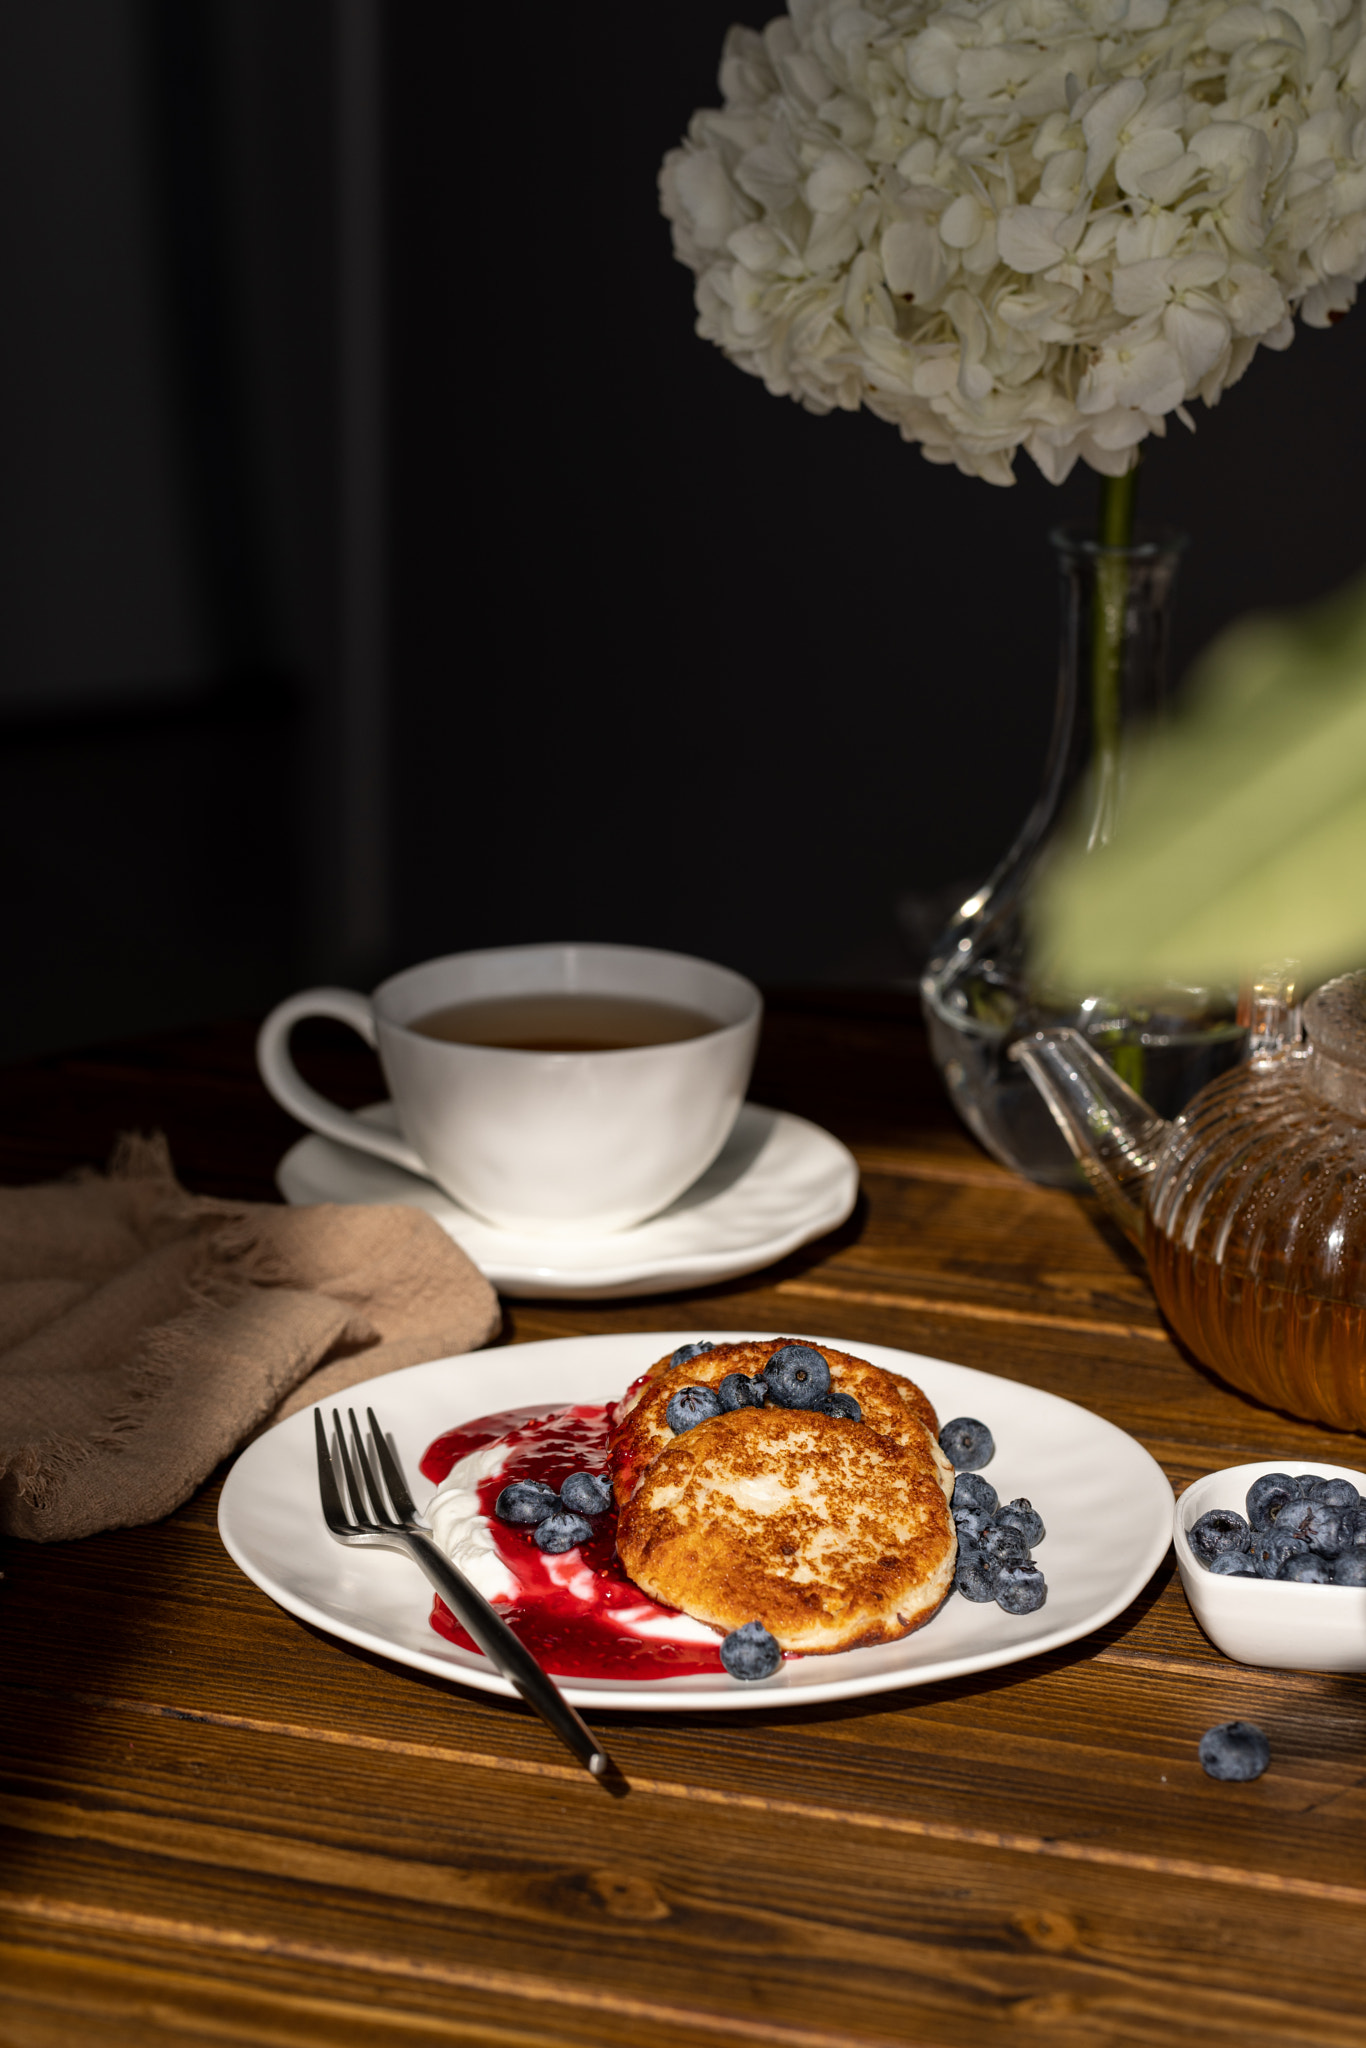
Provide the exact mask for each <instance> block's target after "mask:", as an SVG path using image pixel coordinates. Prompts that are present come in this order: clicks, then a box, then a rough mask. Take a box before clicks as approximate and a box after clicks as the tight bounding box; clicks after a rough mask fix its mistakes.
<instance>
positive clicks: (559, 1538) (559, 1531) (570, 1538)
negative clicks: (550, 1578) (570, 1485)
mask: <svg viewBox="0 0 1366 2048" xmlns="http://www.w3.org/2000/svg"><path fill="white" fill-rule="evenodd" d="M592 1534H593V1525H592V1523H591V1522H586V1521H585V1520H584V1518H583V1516H582V1515H567V1514H565V1513H564V1511H563V1509H561V1511H560V1513H559V1514H557V1515H547V1516H546V1518H545V1520H544V1521H543V1522H542V1523H541V1524H540V1526H539V1528H538V1529H537V1531H536V1534H535V1535H534V1536H533V1537H532V1539H531V1540H532V1542H533V1543H534V1544H535V1545H536V1547H537V1549H538V1550H548V1551H549V1552H550V1553H551V1555H552V1557H558V1556H559V1554H560V1552H561V1551H562V1550H577V1549H578V1547H579V1545H580V1544H581V1543H587V1542H588V1541H589V1540H590V1538H591V1537H592Z"/></svg>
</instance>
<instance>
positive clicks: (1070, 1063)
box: [1010, 1026, 1171, 1250]
mask: <svg viewBox="0 0 1366 2048" xmlns="http://www.w3.org/2000/svg"><path fill="white" fill-rule="evenodd" d="M1010 1057H1011V1059H1013V1060H1018V1062H1019V1064H1020V1065H1021V1066H1022V1067H1023V1068H1024V1070H1025V1072H1026V1073H1027V1074H1028V1075H1029V1078H1030V1080H1031V1081H1032V1082H1033V1083H1034V1086H1035V1087H1036V1088H1037V1089H1038V1091H1039V1093H1040V1095H1042V1097H1043V1099H1044V1101H1045V1102H1046V1103H1047V1104H1048V1107H1049V1108H1050V1109H1051V1110H1052V1112H1053V1119H1054V1122H1055V1123H1056V1124H1057V1126H1058V1129H1059V1130H1060V1131H1061V1132H1062V1134H1063V1136H1064V1138H1066V1140H1067V1142H1068V1145H1069V1146H1070V1147H1071V1149H1072V1151H1073V1153H1074V1154H1075V1156H1076V1160H1077V1164H1078V1165H1079V1166H1080V1168H1081V1170H1082V1172H1083V1173H1084V1174H1085V1175H1086V1178H1087V1180H1088V1181H1089V1182H1090V1183H1091V1186H1092V1188H1093V1189H1094V1190H1095V1192H1096V1194H1097V1195H1098V1196H1099V1197H1100V1200H1101V1202H1102V1203H1103V1204H1104V1207H1105V1209H1106V1210H1107V1212H1108V1213H1109V1215H1110V1216H1112V1217H1113V1218H1114V1220H1115V1222H1116V1223H1117V1224H1118V1225H1119V1227H1120V1229H1121V1230H1122V1231H1123V1232H1124V1233H1125V1235H1126V1237H1129V1238H1132V1240H1133V1242H1134V1243H1135V1244H1136V1245H1138V1247H1139V1248H1140V1250H1141V1249H1142V1246H1143V1213H1144V1209H1143V1196H1144V1190H1145V1188H1146V1186H1147V1183H1148V1181H1149V1180H1150V1179H1151V1178H1152V1175H1153V1173H1154V1171H1155V1169H1156V1166H1157V1162H1158V1160H1159V1159H1160V1158H1161V1156H1162V1152H1163V1150H1164V1148H1165V1146H1166V1142H1167V1134H1168V1132H1169V1131H1170V1129H1171V1126H1170V1124H1168V1123H1166V1122H1164V1120H1163V1119H1162V1118H1161V1117H1160V1116H1158V1115H1157V1113H1156V1111H1154V1110H1151V1109H1149V1107H1148V1105H1147V1103H1146V1102H1145V1101H1144V1100H1143V1098H1142V1096H1141V1095H1135V1093H1134V1091H1133V1089H1132V1088H1130V1087H1129V1086H1128V1084H1127V1082H1124V1081H1121V1080H1120V1078H1119V1075H1118V1074H1117V1073H1116V1072H1115V1070H1114V1068H1113V1067H1112V1066H1110V1065H1109V1063H1108V1062H1107V1061H1106V1060H1104V1059H1102V1058H1101V1056H1100V1054H1099V1053H1098V1052H1097V1051H1096V1049H1095V1047H1094V1046H1093V1045H1092V1044H1091V1042H1090V1040H1089V1039H1087V1038H1084V1037H1083V1036H1082V1034H1081V1032H1080V1031H1074V1030H1072V1029H1071V1027H1070V1026H1065V1027H1063V1028H1061V1029H1059V1030H1056V1031H1034V1032H1031V1033H1030V1035H1029V1037H1028V1038H1020V1039H1017V1040H1016V1042H1015V1043H1014V1045H1012V1046H1011V1048H1010Z"/></svg>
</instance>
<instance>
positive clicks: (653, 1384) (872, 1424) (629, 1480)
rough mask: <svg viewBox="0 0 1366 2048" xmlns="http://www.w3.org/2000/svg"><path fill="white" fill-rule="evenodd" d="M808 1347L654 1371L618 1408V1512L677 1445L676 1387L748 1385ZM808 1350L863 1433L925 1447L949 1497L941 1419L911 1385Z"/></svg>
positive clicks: (840, 1354)
mask: <svg viewBox="0 0 1366 2048" xmlns="http://www.w3.org/2000/svg"><path fill="white" fill-rule="evenodd" d="M806 1342H807V1339H806V1338H804V1337H766V1338H762V1339H759V1340H758V1341H756V1342H753V1343H747V1344H718V1345H717V1346H716V1348H715V1350H713V1351H704V1352H703V1353H702V1355H701V1357H700V1358H690V1359H689V1360H688V1362H687V1364H686V1365H679V1366H671V1365H670V1364H669V1361H668V1359H667V1358H663V1359H660V1360H659V1361H658V1363H657V1364H655V1365H652V1366H651V1367H650V1369H649V1371H648V1372H647V1373H645V1374H644V1375H642V1377H641V1378H640V1379H639V1380H637V1381H636V1383H635V1385H634V1386H633V1387H632V1388H630V1390H629V1391H628V1392H627V1394H626V1396H625V1398H624V1399H623V1400H622V1401H621V1402H620V1403H619V1404H618V1406H617V1411H616V1417H615V1420H614V1422H613V1426H612V1438H611V1449H610V1454H609V1469H610V1471H611V1474H612V1485H613V1489H614V1491H615V1493H616V1498H617V1505H618V1506H619V1507H624V1506H625V1504H626V1502H627V1501H628V1500H629V1499H630V1498H631V1495H632V1494H633V1493H634V1492H635V1489H636V1487H637V1486H638V1485H639V1484H640V1482H641V1479H642V1478H643V1477H644V1475H645V1473H646V1471H647V1470H648V1469H649V1467H650V1465H651V1464H653V1462H654V1460H655V1459H656V1458H657V1457H658V1456H659V1454H660V1452H661V1451H663V1450H665V1449H667V1447H668V1446H669V1445H670V1444H672V1443H675V1442H677V1438H676V1437H675V1436H674V1433H673V1431H672V1430H671V1429H670V1427H669V1424H668V1418H667V1412H666V1411H667V1409H668V1406H669V1402H670V1400H671V1399H672V1398H673V1396H674V1394H675V1393H677V1391H678V1389H679V1388H680V1387H715V1386H718V1385H719V1384H720V1382H721V1381H722V1380H723V1379H724V1378H725V1376H726V1374H727V1373H730V1372H742V1373H744V1374H746V1375H747V1376H748V1377H749V1378H750V1379H753V1378H755V1377H756V1376H757V1375H758V1374H759V1373H761V1372H762V1371H763V1369H764V1366H765V1365H766V1363H767V1362H768V1360H769V1359H770V1358H771V1357H772V1355H773V1353H774V1352H775V1351H779V1350H781V1349H782V1347H783V1345H784V1344H798V1343H802V1344H804V1343H806ZM812 1349H813V1350H815V1351H819V1353H820V1355H821V1357H822V1358H823V1359H824V1360H825V1362H826V1364H827V1365H828V1366H829V1368H830V1381H831V1385H832V1386H833V1387H835V1388H837V1389H838V1390H839V1392H840V1393H842V1394H852V1395H853V1397H854V1399H855V1400H856V1401H857V1402H858V1404H859V1407H860V1408H861V1409H862V1410H863V1425H864V1426H865V1427H867V1428H869V1429H872V1430H875V1431H876V1432H877V1433H878V1434H879V1435H881V1436H887V1437H890V1438H892V1439H893V1441H895V1442H897V1443H900V1444H906V1445H910V1446H911V1447H912V1448H913V1449H915V1450H916V1452H917V1453H919V1452H920V1451H921V1448H922V1446H923V1445H925V1444H926V1442H928V1447H929V1456H930V1458H931V1459H932V1461H933V1463H934V1465H935V1467H936V1469H937V1470H938V1471H939V1474H940V1483H941V1485H942V1486H943V1488H944V1491H945V1492H946V1493H952V1491H953V1468H952V1467H951V1465H950V1464H949V1461H948V1459H947V1458H946V1457H945V1456H944V1454H943V1452H942V1451H941V1450H940V1448H939V1443H938V1436H939V1419H938V1417H937V1416H936V1414H935V1412H934V1409H933V1408H932V1407H931V1406H930V1403H929V1401H928V1400H927V1399H926V1397H925V1395H924V1394H923V1392H922V1391H921V1389H920V1388H919V1387H918V1386H917V1385H916V1384H915V1381H914V1380H908V1379H904V1378H903V1377H902V1375H901V1374H900V1373H895V1372H887V1371H885V1370H884V1369H883V1367H882V1366H879V1365H869V1364H868V1362H867V1361H866V1359H862V1358H853V1357H851V1356H850V1354H849V1353H848V1352H847V1351H836V1350H834V1349H833V1348H832V1347H831V1346H830V1345H828V1344H816V1345H813V1346H812ZM745 1412H748V1413H750V1414H755V1413H758V1412H759V1411H757V1410H754V1409H751V1410H748V1411H745ZM795 1412H804V1411H795ZM851 1426H855V1425H851ZM701 1427H702V1428H704V1429H705V1428H709V1427H710V1424H707V1423H703V1424H702V1425H701Z"/></svg>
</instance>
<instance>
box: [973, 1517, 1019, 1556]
mask: <svg viewBox="0 0 1366 2048" xmlns="http://www.w3.org/2000/svg"><path fill="white" fill-rule="evenodd" d="M977 1545H978V1548H979V1549H980V1551H981V1553H982V1555H983V1557H989V1558H991V1559H992V1561H993V1562H994V1563H996V1564H999V1565H1007V1564H1024V1563H1026V1562H1027V1561H1028V1558H1029V1545H1028V1544H1027V1543H1026V1542H1025V1540H1024V1537H1023V1536H1022V1535H1021V1534H1020V1532H1019V1530H1018V1529H1014V1528H1012V1527H1011V1525H1010V1524H1009V1523H1008V1522H988V1523H987V1525H986V1527H985V1529H983V1531H982V1533H981V1535H980V1536H979V1537H978V1538H977Z"/></svg>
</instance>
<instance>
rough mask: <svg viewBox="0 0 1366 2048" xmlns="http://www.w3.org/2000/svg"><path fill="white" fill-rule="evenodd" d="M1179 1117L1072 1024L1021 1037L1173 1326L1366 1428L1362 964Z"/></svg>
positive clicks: (1257, 1377)
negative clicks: (1159, 1108)
mask: <svg viewBox="0 0 1366 2048" xmlns="http://www.w3.org/2000/svg"><path fill="white" fill-rule="evenodd" d="M1304 1024H1305V1031H1306V1034H1307V1041H1306V1042H1305V1043H1303V1044H1300V1043H1295V1042H1286V1043H1283V1044H1280V1045H1276V1044H1274V1043H1267V1042H1266V1041H1265V1040H1264V1041H1263V1049H1262V1050H1260V1051H1259V1052H1258V1053H1256V1054H1255V1055H1254V1057H1253V1058H1252V1059H1251V1060H1249V1061H1248V1063H1247V1064H1246V1065H1244V1066H1241V1067H1237V1068H1235V1069H1233V1071H1232V1072H1230V1073H1228V1074H1224V1075H1221V1076H1220V1078H1219V1079H1218V1080H1217V1081H1214V1082H1211V1083H1210V1085H1209V1086H1208V1087H1206V1088H1203V1089H1202V1090H1201V1091H1200V1093H1199V1094H1198V1095H1197V1096H1195V1097H1194V1099H1193V1100H1192V1101H1191V1102H1190V1103H1188V1104H1187V1106H1186V1109H1185V1111H1184V1112H1183V1114H1182V1115H1181V1116H1179V1117H1177V1118H1176V1120H1175V1122H1173V1123H1170V1124H1169V1123H1165V1122H1164V1121H1163V1120H1162V1118H1160V1117H1158V1116H1156V1115H1155V1114H1154V1113H1153V1111H1152V1110H1150V1109H1149V1108H1148V1106H1147V1104H1146V1103H1145V1102H1143V1101H1142V1100H1141V1099H1140V1097H1139V1096H1137V1095H1135V1094H1134V1092H1133V1090H1132V1089H1130V1088H1128V1087H1126V1085H1125V1084H1124V1082H1122V1081H1121V1080H1120V1079H1119V1077H1118V1076H1117V1075H1116V1074H1115V1073H1114V1072H1113V1071H1112V1070H1111V1069H1110V1068H1109V1067H1108V1066H1107V1065H1106V1063H1105V1061H1104V1060H1103V1059H1102V1058H1101V1056H1100V1055H1099V1053H1097V1052H1096V1050H1095V1049H1094V1047H1092V1046H1091V1045H1090V1043H1089V1042H1088V1041H1087V1040H1086V1039H1085V1038H1084V1037H1083V1036H1082V1035H1081V1033H1080V1032H1077V1031H1074V1030H1070V1029H1069V1030H1060V1031H1047V1032H1039V1033H1036V1034H1035V1035H1034V1036H1032V1037H1030V1038H1026V1039H1022V1040H1020V1041H1019V1043H1018V1044H1017V1045H1016V1046H1015V1047H1013V1048H1012V1057H1013V1058H1015V1059H1018V1060H1019V1062H1020V1063H1021V1065H1023V1066H1024V1067H1025V1068H1026V1069H1027V1071H1028V1072H1029V1074H1030V1075H1031V1077H1032V1079H1033V1080H1034V1082H1035V1085H1036V1086H1037V1087H1038V1088H1039V1090H1040V1091H1041V1093H1042V1094H1043V1096H1044V1097H1045V1099H1046V1101H1047V1102H1048V1105H1049V1108H1050V1109H1051V1110H1052V1112H1053V1115H1054V1117H1055V1118H1056V1119H1057V1122H1058V1125H1059V1127H1060V1128H1061V1130H1062V1132H1063V1135H1064V1137H1066V1139H1067V1141H1068V1143H1069V1145H1070V1146H1071V1147H1072V1150H1073V1152H1074V1153H1075V1155H1076V1157H1077V1160H1078V1162H1079V1163H1080V1165H1081V1168H1082V1170H1083V1172H1084V1173H1085V1174H1086V1177H1087V1179H1088V1180H1089V1181H1090V1183H1091V1185H1092V1187H1093V1188H1094V1189H1095V1190H1096V1193H1097V1194H1098V1195H1099V1196H1100V1198H1101V1200H1102V1202H1103V1203H1104V1204H1105V1207H1106V1208H1107V1209H1108V1210H1109V1212H1110V1214H1111V1215H1112V1216H1113V1217H1114V1218H1115V1219H1116V1220H1117V1221H1118V1222H1119V1223H1120V1225H1121V1226H1122V1228H1123V1229H1124V1230H1125V1231H1126V1232H1127V1233H1128V1235H1129V1236H1130V1237H1131V1238H1132V1239H1133V1240H1134V1242H1135V1243H1136V1244H1138V1245H1140V1246H1141V1247H1142V1249H1143V1251H1144V1253H1145V1255H1146V1257H1147V1261H1148V1270H1149V1274H1150V1276H1151V1279H1152V1283H1153V1288H1154V1291H1155V1293H1156V1295H1157V1299H1158V1302H1159V1304H1160V1306H1161V1308H1162V1311H1163V1313H1164V1315H1165V1316H1166V1317H1167V1320H1168V1321H1169V1322H1170V1323H1171V1325H1172V1328H1173V1329H1174V1330H1175V1331H1176V1333H1177V1335H1178V1336H1179V1337H1180V1338H1181V1339H1182V1340H1183V1341H1184V1342H1185V1343H1186V1344H1187V1345H1188V1346H1189V1347H1190V1349H1191V1350H1192V1351H1193V1352H1194V1353H1195V1355H1196V1357H1197V1358H1200V1359H1201V1360H1203V1361H1204V1363H1205V1364H1206V1365H1208V1366H1211V1367H1212V1368H1213V1370H1214V1371H1215V1372H1217V1373H1219V1374H1220V1376H1221V1377H1222V1378H1224V1379H1226V1380H1228V1381H1229V1382H1230V1383H1231V1384H1232V1385H1234V1386H1236V1387H1239V1388H1241V1389H1242V1390H1243V1391H1244V1392H1245V1393H1249V1394H1252V1395H1255V1396H1256V1398H1257V1399H1258V1400H1261V1401H1266V1402H1269V1403H1270V1404H1271V1405H1272V1406H1273V1407H1276V1408H1283V1409H1286V1410H1288V1411H1289V1412H1290V1413H1291V1414H1294V1415H1301V1416H1304V1417H1306V1418H1308V1419H1311V1420H1313V1421H1316V1422H1328V1423H1331V1424H1333V1425H1334V1426H1335V1427H1336V1428H1338V1429H1358V1430H1359V1429H1366V974H1352V975H1344V976H1342V977H1341V978H1340V979H1339V980H1337V981H1333V982H1329V983H1327V984H1326V985H1325V987H1323V988H1321V989H1319V990H1318V991H1317V993H1316V994H1315V995H1313V996H1311V997H1310V999H1309V1001H1308V1002H1307V1003H1306V1004H1305V1007H1304Z"/></svg>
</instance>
